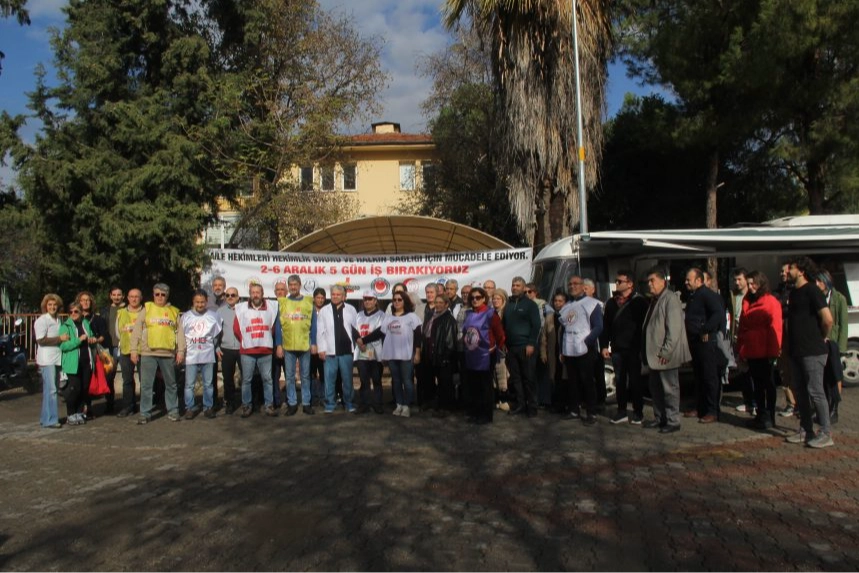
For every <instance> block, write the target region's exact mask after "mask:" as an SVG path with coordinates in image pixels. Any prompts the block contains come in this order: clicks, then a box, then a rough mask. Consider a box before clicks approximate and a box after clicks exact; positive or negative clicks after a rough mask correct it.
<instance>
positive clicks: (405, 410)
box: [400, 406, 411, 418]
mask: <svg viewBox="0 0 859 573" xmlns="http://www.w3.org/2000/svg"><path fill="white" fill-rule="evenodd" d="M409 416H411V414H409V407H408V406H403V409H402V410H400V417H402V418H408V417H409Z"/></svg>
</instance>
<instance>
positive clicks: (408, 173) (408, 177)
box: [400, 162, 415, 191]
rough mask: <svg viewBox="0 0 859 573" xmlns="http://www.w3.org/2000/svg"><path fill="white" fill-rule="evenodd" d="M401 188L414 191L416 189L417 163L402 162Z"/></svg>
mask: <svg viewBox="0 0 859 573" xmlns="http://www.w3.org/2000/svg"><path fill="white" fill-rule="evenodd" d="M400 190H402V191H414V190H415V164H414V162H411V163H400Z"/></svg>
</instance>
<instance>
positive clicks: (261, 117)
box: [0, 0, 385, 304]
mask: <svg viewBox="0 0 859 573" xmlns="http://www.w3.org/2000/svg"><path fill="white" fill-rule="evenodd" d="M65 12H66V15H67V26H66V27H65V28H64V29H63V30H62V31H60V32H56V33H55V35H54V37H53V39H52V46H53V49H54V54H55V68H56V72H57V78H58V84H57V85H56V86H48V85H46V83H45V81H44V77H45V75H44V71H43V70H42V71H40V72H39V73H38V74H37V82H36V87H35V89H34V91H33V92H32V93H31V94H30V105H29V107H30V109H31V110H32V112H33V117H35V118H37V119H38V120H40V121H41V123H42V125H43V126H44V127H43V130H42V132H41V133H40V134H39V135H38V136H37V139H36V142H35V143H34V144H33V145H26V144H24V143H22V142H21V141H20V139H19V138H18V136H17V131H18V129H19V128H20V127H21V125H22V122H23V121H24V119H25V118H23V117H10V116H8V115H7V114H3V116H2V117H0V144H2V147H0V152H2V153H6V152H10V153H11V157H12V160H13V162H14V165H15V167H16V168H17V169H18V170H19V182H20V185H21V187H22V189H23V190H24V192H25V194H26V199H27V201H28V203H29V204H30V205H32V206H33V208H34V209H36V210H37V212H38V213H39V215H40V218H41V223H42V228H43V229H44V240H43V241H42V242H41V245H40V246H41V252H42V253H43V255H44V258H43V259H42V261H41V280H42V283H41V285H40V286H41V288H42V289H44V290H48V289H49V290H54V291H57V292H59V293H60V294H62V295H63V296H68V295H69V294H73V293H74V292H76V291H78V290H81V289H84V288H87V289H90V290H94V291H98V290H99V288H100V287H99V285H107V284H110V283H118V284H120V285H122V286H123V287H125V288H130V287H139V288H143V289H144V292H146V290H148V288H149V286H150V285H151V284H152V283H154V282H156V281H164V282H167V283H168V284H170V285H171V286H172V287H173V289H174V292H175V293H176V294H175V295H174V297H173V298H174V300H176V301H177V303H180V304H182V302H183V301H182V298H183V296H187V294H188V293H189V292H190V290H191V289H192V288H193V285H194V282H195V280H196V274H197V272H198V270H199V268H200V267H201V266H202V265H203V264H205V262H206V254H205V250H204V249H203V247H202V245H201V244H199V238H200V236H201V234H202V232H203V230H204V229H205V228H206V226H207V224H209V223H210V222H212V221H214V219H215V216H216V214H217V210H218V205H219V199H223V200H226V201H228V202H233V201H235V200H236V197H237V195H238V190H239V189H243V188H247V186H248V182H249V181H250V180H251V178H253V177H259V176H264V179H265V180H266V181H268V183H269V184H268V186H266V187H265V188H266V189H273V188H275V187H276V183H277V182H279V181H280V179H281V177H282V175H283V174H284V173H286V170H287V169H288V166H289V165H290V164H291V163H292V162H293V161H294V160H295V158H296V157H303V156H305V155H307V154H309V153H310V150H311V149H318V148H319V147H321V146H326V145H327V146H330V142H331V141H333V140H334V139H335V138H334V137H333V135H332V134H333V133H334V130H335V127H336V126H338V125H339V122H341V121H344V122H348V121H349V120H350V119H352V118H353V117H354V116H355V114H357V113H358V111H360V110H361V109H363V106H364V105H365V104H366V103H367V102H368V101H371V100H372V97H373V96H374V95H375V93H376V91H377V90H378V89H379V86H380V85H382V83H384V78H385V76H384V74H381V73H379V74H378V76H374V77H373V79H372V80H369V81H368V82H367V84H366V85H365V84H364V83H362V82H363V80H364V79H365V78H366V76H364V75H361V74H354V73H353V74H348V73H347V74H346V75H345V76H344V75H343V73H338V71H337V70H339V69H340V68H339V66H340V65H346V64H360V63H363V64H364V65H363V67H361V68H359V69H361V72H362V74H364V73H366V74H373V73H374V72H376V71H378V61H377V59H376V58H377V56H378V51H377V49H376V48H375V44H373V43H367V42H364V43H362V42H361V41H359V40H360V38H358V37H357V36H356V35H355V34H354V32H352V31H351V28H348V27H347V26H346V24H345V23H344V22H341V21H335V20H332V19H330V18H328V17H327V16H325V15H324V14H322V13H321V12H320V11H319V8H318V6H317V4H316V3H315V2H314V1H313V0H303V1H299V2H286V1H284V0H242V1H241V2H240V1H238V0H235V1H233V0H204V1H202V2H192V1H191V0H122V1H121V2H115V1H111V0H71V2H70V3H69V5H68V6H67V7H66V8H65ZM335 32H338V33H337V34H335ZM326 34H328V36H326ZM350 34H351V35H350ZM325 38H327V39H328V40H329V41H328V42H326V41H323V40H324V39H325ZM349 42H354V44H355V46H356V50H359V51H360V50H363V51H362V52H361V57H362V58H363V59H361V58H358V59H353V60H345V59H343V58H339V57H338V53H339V52H345V48H344V44H347V43H349ZM338 51H339V52H338ZM311 72H313V73H311ZM346 80H348V81H346ZM349 82H351V83H349ZM380 82H381V83H380ZM296 102H298V103H296ZM268 199H270V197H269V198H268ZM307 220H309V221H312V220H315V218H314V216H312V215H310V214H308V216H307Z"/></svg>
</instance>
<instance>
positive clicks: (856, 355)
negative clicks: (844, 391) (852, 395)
mask: <svg viewBox="0 0 859 573" xmlns="http://www.w3.org/2000/svg"><path fill="white" fill-rule="evenodd" d="M841 368H842V369H843V370H844V378H843V382H844V384H845V385H846V386H856V385H859V340H850V341H849V342H847V352H846V353H844V354H842V355H841Z"/></svg>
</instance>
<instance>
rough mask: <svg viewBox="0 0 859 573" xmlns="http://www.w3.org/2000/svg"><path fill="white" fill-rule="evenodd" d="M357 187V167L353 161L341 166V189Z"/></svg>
mask: <svg viewBox="0 0 859 573" xmlns="http://www.w3.org/2000/svg"><path fill="white" fill-rule="evenodd" d="M357 188H358V169H357V167H356V165H355V164H354V163H348V164H346V165H344V166H343V190H344V191H354V190H356V189H357Z"/></svg>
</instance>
